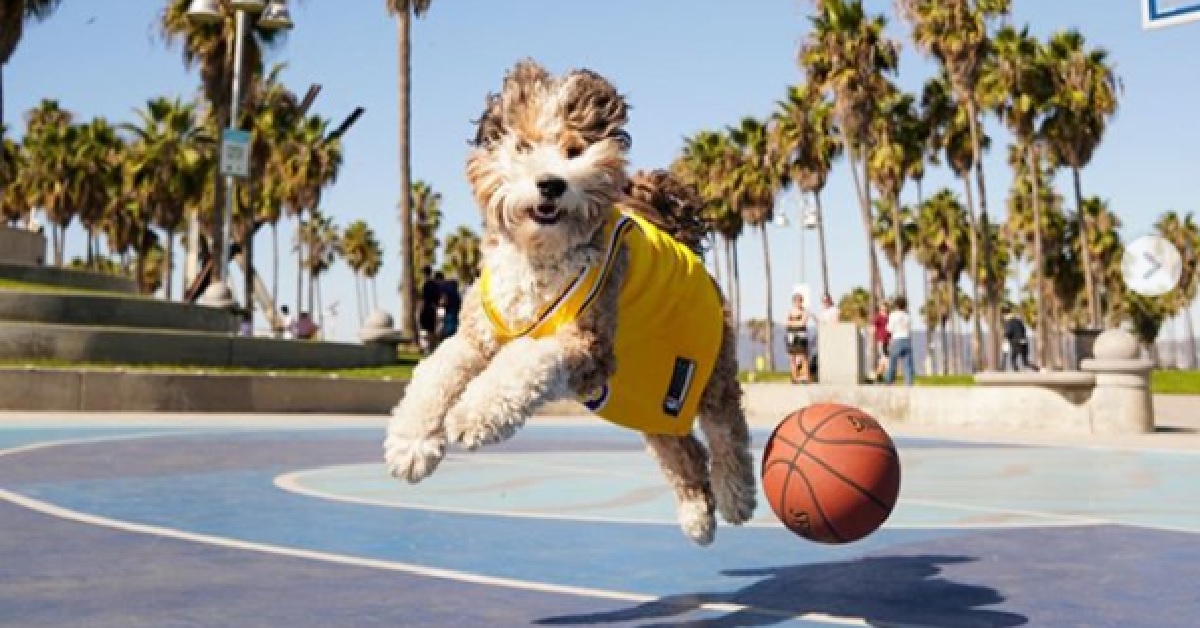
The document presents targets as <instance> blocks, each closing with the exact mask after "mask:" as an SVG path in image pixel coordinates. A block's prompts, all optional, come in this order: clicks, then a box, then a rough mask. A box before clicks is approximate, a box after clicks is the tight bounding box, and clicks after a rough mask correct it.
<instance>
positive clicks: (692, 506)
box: [678, 500, 717, 546]
mask: <svg viewBox="0 0 1200 628" xmlns="http://www.w3.org/2000/svg"><path fill="white" fill-rule="evenodd" d="M678 514H679V527H680V528H682V529H683V533H684V534H686V535H687V536H688V538H689V539H691V540H692V541H693V542H694V543H696V545H700V546H706V545H710V544H712V542H713V537H714V536H715V535H716V533H717V519H716V517H714V516H713V508H712V505H711V504H709V503H707V502H706V501H705V500H688V501H683V502H680V503H679V506H678Z"/></svg>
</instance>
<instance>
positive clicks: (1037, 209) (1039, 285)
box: [1025, 143, 1048, 368]
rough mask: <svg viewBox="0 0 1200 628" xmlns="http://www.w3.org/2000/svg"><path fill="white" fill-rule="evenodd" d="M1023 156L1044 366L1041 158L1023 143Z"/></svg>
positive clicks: (1039, 358)
mask: <svg viewBox="0 0 1200 628" xmlns="http://www.w3.org/2000/svg"><path fill="white" fill-rule="evenodd" d="M1025 146H1026V148H1025V157H1026V162H1027V163H1028V165H1027V167H1026V168H1027V169H1028V170H1029V176H1030V182H1031V183H1032V184H1033V188H1032V189H1033V272H1034V277H1035V278H1036V279H1035V281H1034V282H1033V286H1034V298H1033V301H1034V305H1035V306H1036V307H1037V315H1036V318H1037V320H1036V321H1034V325H1035V329H1034V338H1035V340H1036V342H1037V365H1038V368H1045V366H1046V356H1047V354H1046V343H1047V338H1048V334H1047V333H1046V331H1047V330H1046V303H1045V299H1043V298H1042V294H1043V292H1044V286H1043V284H1044V283H1045V280H1046V277H1045V274H1046V272H1045V266H1046V258H1045V254H1044V253H1043V251H1042V199H1041V178H1042V176H1041V175H1042V173H1041V169H1042V164H1041V159H1040V158H1039V156H1038V154H1037V148H1036V147H1034V146H1030V145H1029V144H1028V143H1026V144H1025Z"/></svg>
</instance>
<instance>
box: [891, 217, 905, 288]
mask: <svg viewBox="0 0 1200 628" xmlns="http://www.w3.org/2000/svg"><path fill="white" fill-rule="evenodd" d="M891 203H892V237H893V238H895V239H896V244H895V246H896V294H898V295H900V296H902V297H904V298H905V299H907V298H908V279H907V278H906V277H905V274H904V230H903V229H901V228H900V197H899V196H898V195H897V197H896V198H893V199H891Z"/></svg>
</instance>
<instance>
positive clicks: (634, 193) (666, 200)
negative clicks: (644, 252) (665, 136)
mask: <svg viewBox="0 0 1200 628" xmlns="http://www.w3.org/2000/svg"><path fill="white" fill-rule="evenodd" d="M622 205H623V206H624V207H625V208H626V209H629V210H632V211H634V212H637V214H638V215H640V216H642V217H643V218H645V219H646V220H648V221H650V222H651V223H652V224H654V225H655V226H656V227H658V228H659V229H662V230H663V231H665V232H667V233H668V234H670V235H671V237H673V238H675V239H676V240H678V241H679V242H680V243H681V244H683V245H684V246H686V247H688V248H690V249H691V250H693V251H695V252H696V254H697V255H700V254H703V253H704V248H705V246H704V244H705V241H706V240H707V236H708V231H709V229H708V224H707V223H706V222H705V220H704V216H703V213H702V212H703V209H704V203H703V201H701V200H700V194H699V193H698V192H697V191H696V189H695V188H694V187H693V186H691V185H689V184H687V183H685V182H684V181H682V180H681V179H679V177H676V176H675V175H674V174H672V173H671V172H670V171H668V170H661V169H659V170H650V171H646V170H640V171H638V172H636V173H635V174H634V175H633V176H632V177H630V179H629V186H628V188H627V189H626V191H625V198H624V199H623V200H622Z"/></svg>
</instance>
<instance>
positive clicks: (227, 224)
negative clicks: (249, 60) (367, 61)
mask: <svg viewBox="0 0 1200 628" xmlns="http://www.w3.org/2000/svg"><path fill="white" fill-rule="evenodd" d="M235 21H236V22H237V27H236V28H235V29H234V35H233V37H234V45H233V102H232V104H231V105H230V107H229V128H231V129H236V128H238V126H239V124H238V116H239V115H241V111H240V110H241V106H240V105H241V102H242V56H243V55H242V49H243V42H245V39H246V12H245V11H243V10H241V9H239V10H238V11H237V13H236V18H235ZM236 197H237V179H236V178H235V177H233V176H228V177H226V178H225V217H224V220H223V221H222V223H223V224H222V225H221V240H222V242H221V246H222V248H221V257H220V260H221V267H220V273H221V274H220V278H221V279H222V280H223V281H224V282H225V283H226V285H228V284H229V250H230V249H231V248H232V246H231V244H232V242H231V241H230V233H231V231H232V227H233V204H234V199H235V198H236ZM246 305H247V307H252V306H251V304H249V303H248V304H246Z"/></svg>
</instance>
